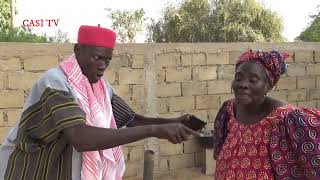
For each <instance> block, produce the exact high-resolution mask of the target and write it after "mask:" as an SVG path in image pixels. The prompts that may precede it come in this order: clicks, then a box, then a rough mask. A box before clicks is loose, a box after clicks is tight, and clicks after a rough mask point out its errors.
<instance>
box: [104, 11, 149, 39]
mask: <svg viewBox="0 0 320 180" xmlns="http://www.w3.org/2000/svg"><path fill="white" fill-rule="evenodd" d="M107 11H108V12H109V15H110V17H111V19H112V28H113V29H114V30H115V31H116V32H117V38H118V40H119V41H120V42H130V43H132V42H135V37H136V35H137V33H138V32H140V31H142V25H143V21H144V15H145V12H144V10H143V9H142V8H141V9H138V10H135V11H127V10H111V9H107Z"/></svg>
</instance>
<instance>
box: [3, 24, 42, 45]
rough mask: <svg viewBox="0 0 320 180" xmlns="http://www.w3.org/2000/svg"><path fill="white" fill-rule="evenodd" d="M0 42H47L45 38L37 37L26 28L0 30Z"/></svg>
mask: <svg viewBox="0 0 320 180" xmlns="http://www.w3.org/2000/svg"><path fill="white" fill-rule="evenodd" d="M0 42H31V43H44V42H48V40H47V37H46V36H45V35H44V36H38V35H36V34H33V33H32V32H31V29H27V28H22V27H20V28H8V29H2V30H1V32H0Z"/></svg>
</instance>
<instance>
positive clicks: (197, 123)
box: [182, 116, 207, 131]
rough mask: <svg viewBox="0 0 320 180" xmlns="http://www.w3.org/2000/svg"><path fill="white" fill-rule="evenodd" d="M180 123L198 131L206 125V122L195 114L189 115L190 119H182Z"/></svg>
mask: <svg viewBox="0 0 320 180" xmlns="http://www.w3.org/2000/svg"><path fill="white" fill-rule="evenodd" d="M182 124H184V125H185V126H187V127H188V128H190V129H192V130H194V131H199V130H201V129H203V128H204V127H205V126H206V125H207V123H206V122H204V121H202V120H200V119H199V118H197V117H195V116H191V117H190V120H186V121H182Z"/></svg>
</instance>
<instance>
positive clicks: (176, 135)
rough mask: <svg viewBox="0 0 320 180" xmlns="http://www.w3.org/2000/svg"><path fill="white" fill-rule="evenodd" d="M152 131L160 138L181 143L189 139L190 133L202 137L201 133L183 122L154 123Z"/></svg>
mask: <svg viewBox="0 0 320 180" xmlns="http://www.w3.org/2000/svg"><path fill="white" fill-rule="evenodd" d="M152 133H153V136H154V137H157V138H159V139H167V140H168V141H170V142H171V143H173V144H177V143H181V142H183V141H185V140H187V139H188V137H189V136H190V135H194V136H197V137H200V136H201V135H200V133H198V132H196V131H193V130H192V129H190V128H188V127H186V126H184V125H183V124H182V123H169V124H161V125H153V128H152Z"/></svg>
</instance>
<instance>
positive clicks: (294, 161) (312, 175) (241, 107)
mask: <svg viewBox="0 0 320 180" xmlns="http://www.w3.org/2000/svg"><path fill="white" fill-rule="evenodd" d="M287 57H288V55H287V54H281V53H279V52H277V51H271V52H260V51H259V52H253V51H251V50H250V51H248V52H245V53H244V54H242V55H241V56H240V57H239V59H238V61H237V64H236V72H235V77H234V80H233V83H232V89H233V92H234V95H235V98H234V99H231V100H228V101H226V102H224V104H223V105H222V107H221V109H220V110H219V112H218V115H217V117H216V120H215V123H214V158H215V159H216V162H217V164H216V172H215V179H218V180H220V179H320V111H317V110H315V109H307V108H298V107H295V106H293V105H291V104H288V103H286V102H282V101H279V100H277V99H273V98H271V97H268V96H267V93H268V92H269V91H270V90H271V89H272V88H273V87H274V85H275V84H276V83H277V81H278V80H279V78H280V76H281V75H282V74H284V73H285V71H286V65H285V63H284V59H286V58H287Z"/></svg>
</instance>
